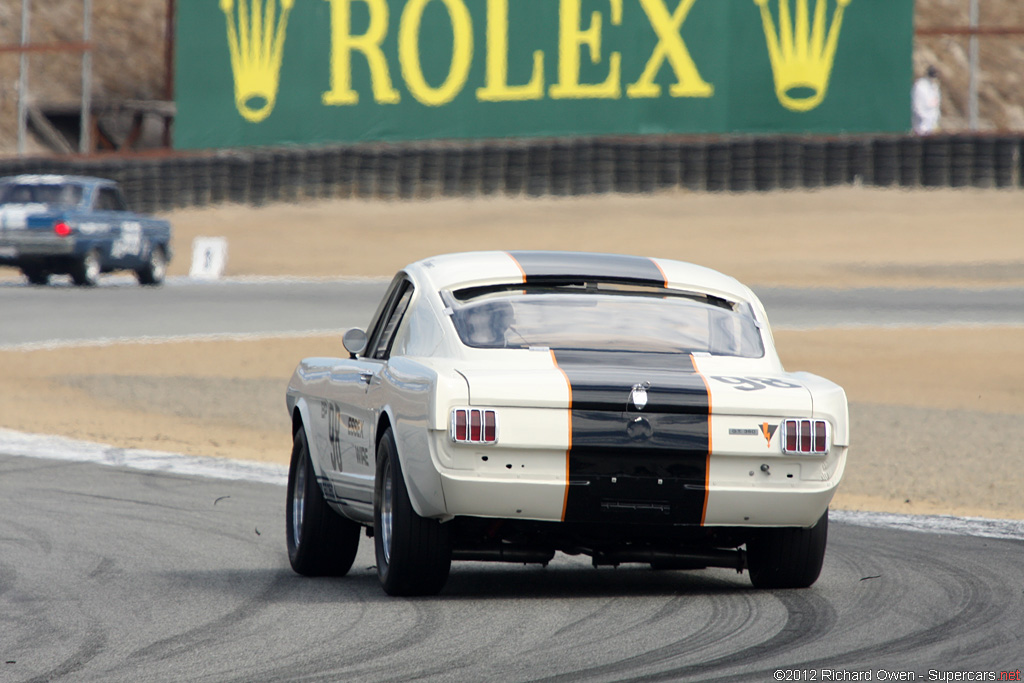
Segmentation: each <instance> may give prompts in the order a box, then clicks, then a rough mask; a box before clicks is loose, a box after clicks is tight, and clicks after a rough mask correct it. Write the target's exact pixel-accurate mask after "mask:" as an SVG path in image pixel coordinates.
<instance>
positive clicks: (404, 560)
mask: <svg viewBox="0 0 1024 683" xmlns="http://www.w3.org/2000/svg"><path fill="white" fill-rule="evenodd" d="M373 531H374V533H373V545H374V548H375V550H376V552H377V578H378V579H380V584H381V586H383V588H384V591H385V592H386V593H388V594H389V595H436V594H438V593H440V592H441V589H442V588H444V584H445V582H446V581H447V580H448V572H449V570H450V569H451V564H452V549H451V537H450V535H449V530H448V527H447V526H446V525H444V524H441V523H440V522H439V521H437V520H436V519H426V518H424V517H420V516H419V515H418V514H416V511H415V510H413V508H412V502H411V501H410V500H409V491H408V489H406V487H405V478H404V477H403V476H402V465H401V463H400V462H399V460H398V448H397V447H396V446H395V437H394V435H393V434H392V432H391V428H390V427H389V428H388V429H387V431H385V432H384V436H383V437H381V441H380V447H379V448H378V449H377V475H376V479H375V481H374V492H373Z"/></svg>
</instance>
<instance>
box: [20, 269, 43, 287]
mask: <svg viewBox="0 0 1024 683" xmlns="http://www.w3.org/2000/svg"><path fill="white" fill-rule="evenodd" d="M21 272H22V273H23V274H24V275H25V278H26V279H27V280H28V282H29V284H32V285H48V284H50V274H49V273H47V272H46V271H45V270H42V269H41V268H22V269H21Z"/></svg>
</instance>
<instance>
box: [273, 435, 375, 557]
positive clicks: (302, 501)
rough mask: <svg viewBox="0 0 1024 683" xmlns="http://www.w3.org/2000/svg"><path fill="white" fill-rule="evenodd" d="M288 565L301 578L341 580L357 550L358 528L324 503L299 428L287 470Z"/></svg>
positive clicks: (307, 445)
mask: <svg viewBox="0 0 1024 683" xmlns="http://www.w3.org/2000/svg"><path fill="white" fill-rule="evenodd" d="M285 521H286V522H287V527H288V528H287V532H286V536H287V542H288V561H289V562H291V565H292V569H294V570H295V571H296V572H297V573H299V574H302V575H303V576H344V575H345V574H347V573H348V570H349V569H351V568H352V562H353V561H355V559H356V551H357V550H358V549H359V530H360V527H359V525H358V524H356V523H355V522H353V521H351V520H349V519H345V518H344V517H342V516H341V515H339V514H338V513H337V512H335V511H334V510H332V509H331V507H330V506H329V505H328V504H327V501H325V500H324V494H323V492H322V491H321V490H320V484H318V483H317V481H316V471H315V470H314V469H313V462H312V461H311V460H310V457H309V444H307V443H306V430H305V429H303V428H301V427H300V428H299V430H298V431H297V432H296V433H295V441H294V443H293V445H292V462H291V466H290V467H289V469H288V504H287V508H286V512H285Z"/></svg>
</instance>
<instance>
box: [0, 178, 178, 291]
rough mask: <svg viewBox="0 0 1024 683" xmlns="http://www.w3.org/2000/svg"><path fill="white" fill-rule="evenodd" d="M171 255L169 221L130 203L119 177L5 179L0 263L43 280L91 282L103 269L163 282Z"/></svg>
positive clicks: (0, 185) (0, 186)
mask: <svg viewBox="0 0 1024 683" xmlns="http://www.w3.org/2000/svg"><path fill="white" fill-rule="evenodd" d="M170 259H171V224H170V223H169V222H167V221H165V220H162V219H158V218H152V217H149V216H143V215H140V214H137V213H135V212H133V211H130V210H129V209H128V206H127V205H126V204H125V202H124V198H123V197H122V195H121V191H120V189H119V188H118V186H117V183H115V182H113V181H112V180H104V179H102V178H89V177H83V176H64V175H20V176H10V177H5V178H0V266H14V267H15V268H20V269H21V272H22V273H24V275H25V277H26V278H28V281H29V282H31V283H32V284H35V285H45V284H47V283H48V282H49V281H50V275H53V274H56V273H66V274H69V275H71V280H72V281H73V282H74V283H75V284H76V285H80V286H87V287H91V286H94V285H95V284H96V283H97V282H98V280H99V277H100V273H106V272H110V271H114V270H131V271H134V272H135V276H136V277H137V278H138V280H139V283H140V284H143V285H159V284H160V283H161V282H163V279H164V275H165V273H166V272H167V264H168V262H169V261H170Z"/></svg>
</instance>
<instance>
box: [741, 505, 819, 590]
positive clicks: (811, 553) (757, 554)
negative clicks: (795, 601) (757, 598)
mask: <svg viewBox="0 0 1024 683" xmlns="http://www.w3.org/2000/svg"><path fill="white" fill-rule="evenodd" d="M827 541H828V510H825V514H823V515H822V516H821V517H820V518H819V519H818V521H817V522H815V523H814V526H812V527H809V528H807V529H801V528H795V529H794V528H784V529H761V530H759V531H758V532H757V534H756V535H755V536H754V537H753V538H751V539H750V540H749V541H747V566H748V567H749V569H750V582H751V583H753V584H754V587H755V588H807V587H808V586H810V585H812V584H813V583H814V582H815V581H817V580H818V576H819V575H820V574H821V566H822V564H823V563H824V561H825V545H826V543H827Z"/></svg>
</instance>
